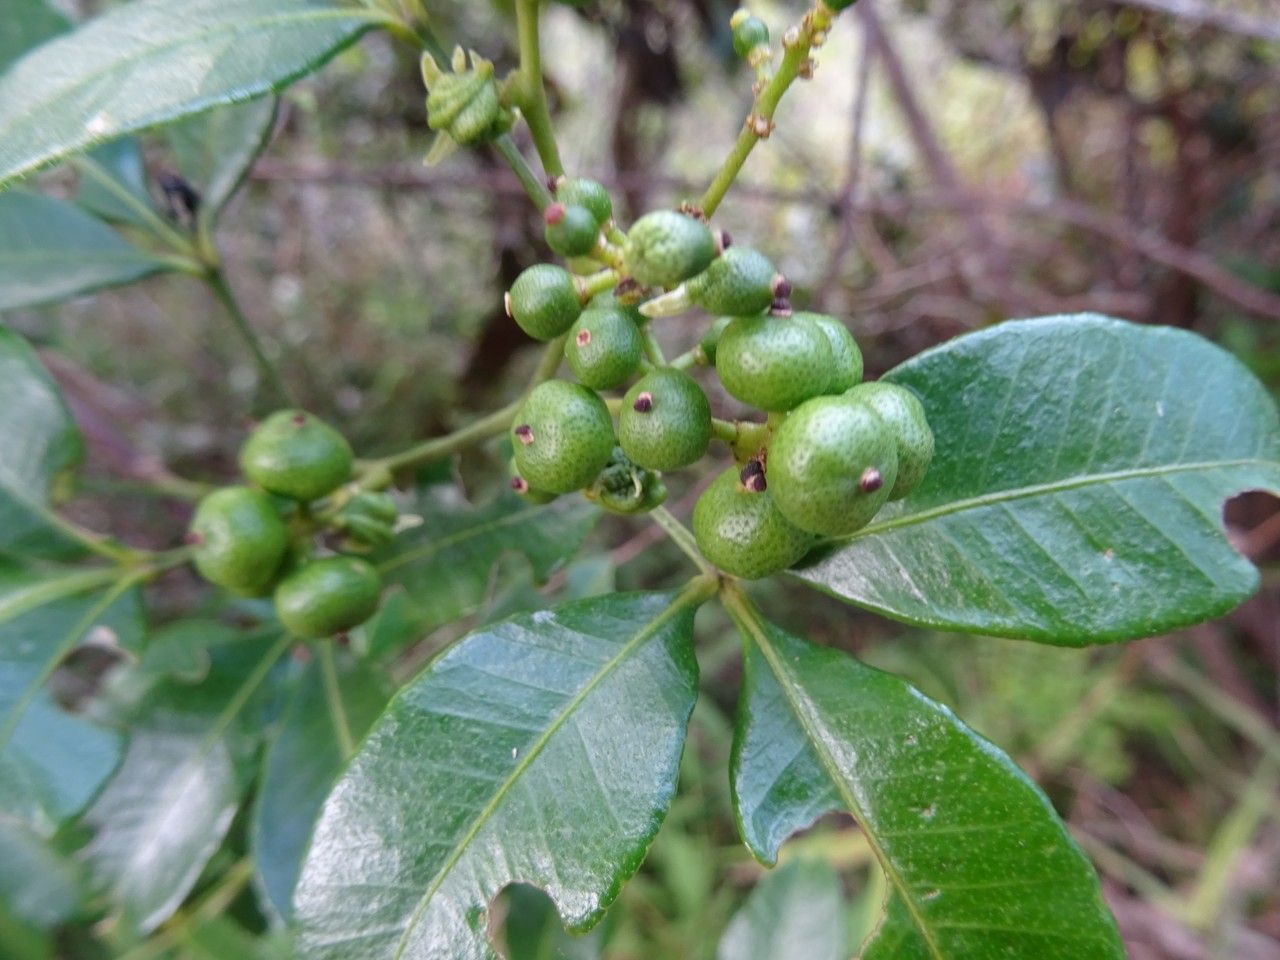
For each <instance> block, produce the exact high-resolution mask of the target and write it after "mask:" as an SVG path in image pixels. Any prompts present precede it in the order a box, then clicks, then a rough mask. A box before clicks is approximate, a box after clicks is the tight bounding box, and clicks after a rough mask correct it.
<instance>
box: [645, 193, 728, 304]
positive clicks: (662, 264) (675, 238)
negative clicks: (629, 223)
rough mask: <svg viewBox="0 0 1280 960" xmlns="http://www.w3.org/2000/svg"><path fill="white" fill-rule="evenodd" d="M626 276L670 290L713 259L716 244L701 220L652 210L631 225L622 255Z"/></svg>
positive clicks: (697, 272) (665, 211)
mask: <svg viewBox="0 0 1280 960" xmlns="http://www.w3.org/2000/svg"><path fill="white" fill-rule="evenodd" d="M624 258H625V262H626V268H627V273H628V274H630V275H631V276H632V277H633V278H635V279H636V280H637V281H638V282H640V283H642V284H644V285H645V286H647V287H674V286H675V285H676V284H678V283H681V282H683V281H685V280H688V279H689V278H690V277H693V276H697V275H698V274H699V273H701V272H702V271H703V270H705V269H707V267H708V266H710V265H711V261H712V260H714V259H715V258H716V241H715V237H713V236H712V235H711V230H710V229H709V228H708V227H707V225H706V224H705V223H703V222H702V221H701V220H695V219H694V218H693V217H690V216H688V215H687V214H683V213H677V212H675V211H674V210H655V211H654V212H653V213H646V214H645V215H644V216H643V217H641V218H640V219H639V220H637V221H636V222H635V225H634V226H633V227H632V228H631V232H630V233H629V234H628V235H627V246H626V250H625V252H624Z"/></svg>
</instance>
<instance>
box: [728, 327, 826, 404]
mask: <svg viewBox="0 0 1280 960" xmlns="http://www.w3.org/2000/svg"><path fill="white" fill-rule="evenodd" d="M715 354H716V372H717V373H718V374H719V375H720V382H721V383H723V384H724V388H725V389H726V390H728V391H729V393H730V394H731V395H732V396H734V397H736V398H737V399H739V400H741V401H742V402H743V403H746V404H750V405H751V406H753V407H758V408H760V409H761V410H768V411H769V412H771V413H774V412H779V411H783V410H790V409H792V408H793V407H796V406H799V405H800V404H801V403H803V402H804V401H806V400H808V399H809V398H810V397H816V396H821V395H822V394H824V393H826V392H827V391H828V386H829V383H828V381H829V378H830V375H831V370H832V366H833V364H834V360H833V359H832V356H831V344H830V342H829V341H828V340H827V337H826V334H824V333H823V332H822V330H821V329H819V328H818V326H817V325H816V324H813V323H810V322H808V321H806V320H804V319H800V320H797V319H796V318H795V317H774V316H770V315H769V314H760V315H759V316H755V317H739V318H738V319H736V320H734V321H733V322H732V323H731V324H729V326H728V327H726V328H725V331H724V333H722V334H721V335H720V342H719V344H717V345H716V350H715Z"/></svg>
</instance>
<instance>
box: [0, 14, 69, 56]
mask: <svg viewBox="0 0 1280 960" xmlns="http://www.w3.org/2000/svg"><path fill="white" fill-rule="evenodd" d="M68 26H70V24H68V22H67V18H66V17H64V16H63V15H62V14H60V13H58V12H57V11H56V10H54V9H53V8H52V7H51V6H49V4H48V3H47V2H46V0H5V13H4V16H2V17H0V73H3V71H4V70H5V69H6V68H7V67H8V66H9V64H11V63H13V62H14V61H15V60H17V59H18V58H19V57H21V56H22V55H23V54H24V53H26V52H27V51H28V50H30V49H31V48H33V47H36V46H39V45H40V44H42V43H44V42H45V41H46V40H48V39H49V38H50V37H54V36H57V35H58V34H59V33H62V32H63V31H64V30H66V29H67V27H68Z"/></svg>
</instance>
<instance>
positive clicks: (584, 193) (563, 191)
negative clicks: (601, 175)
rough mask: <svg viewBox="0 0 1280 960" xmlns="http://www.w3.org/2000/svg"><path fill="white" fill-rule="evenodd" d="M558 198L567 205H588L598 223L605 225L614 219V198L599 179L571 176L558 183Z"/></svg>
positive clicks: (556, 192) (598, 224) (556, 191)
mask: <svg viewBox="0 0 1280 960" xmlns="http://www.w3.org/2000/svg"><path fill="white" fill-rule="evenodd" d="M555 194H556V200H558V201H559V202H560V203H563V204H564V205H565V206H572V205H575V204H576V205H577V206H580V207H586V208H587V209H588V210H590V211H591V215H592V216H593V217H595V219H596V225H597V226H601V227H603V226H604V225H605V224H606V223H608V222H609V221H610V220H612V219H613V198H612V197H611V196H609V191H608V190H606V189H605V188H604V185H603V184H602V183H600V182H599V181H597V180H590V179H588V178H586V177H570V178H569V179H567V180H561V181H560V182H559V183H558V184H556V190H555Z"/></svg>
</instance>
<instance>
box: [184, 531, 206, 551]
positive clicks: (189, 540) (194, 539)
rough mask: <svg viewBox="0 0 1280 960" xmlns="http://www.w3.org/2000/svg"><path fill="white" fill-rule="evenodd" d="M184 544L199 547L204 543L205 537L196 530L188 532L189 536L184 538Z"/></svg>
mask: <svg viewBox="0 0 1280 960" xmlns="http://www.w3.org/2000/svg"><path fill="white" fill-rule="evenodd" d="M182 542H183V543H186V544H188V545H190V546H193V547H198V546H200V544H202V543H204V537H202V536H200V534H198V533H196V532H195V531H194V530H188V531H187V535H186V536H185V537H183V538H182Z"/></svg>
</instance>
